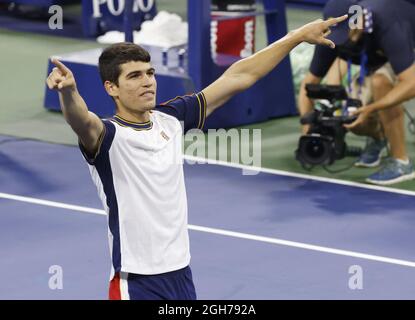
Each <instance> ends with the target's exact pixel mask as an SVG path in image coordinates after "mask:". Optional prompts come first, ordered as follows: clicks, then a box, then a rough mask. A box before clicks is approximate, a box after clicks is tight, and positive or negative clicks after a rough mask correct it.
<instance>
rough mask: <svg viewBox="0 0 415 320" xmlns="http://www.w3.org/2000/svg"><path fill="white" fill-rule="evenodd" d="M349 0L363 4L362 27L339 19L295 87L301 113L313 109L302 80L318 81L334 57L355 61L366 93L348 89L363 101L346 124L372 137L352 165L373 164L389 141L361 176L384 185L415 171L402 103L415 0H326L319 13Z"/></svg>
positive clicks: (334, 11) (407, 92)
mask: <svg viewBox="0 0 415 320" xmlns="http://www.w3.org/2000/svg"><path fill="white" fill-rule="evenodd" d="M354 5H357V6H360V7H361V8H363V9H366V10H368V14H365V15H364V19H365V23H364V28H360V29H358V28H356V29H350V28H349V26H348V25H347V24H346V23H344V24H340V25H339V26H337V27H334V28H333V33H332V34H331V35H330V37H329V39H331V40H332V41H333V42H335V44H336V50H328V49H327V48H325V47H322V46H316V49H315V52H314V57H313V60H312V62H311V65H310V71H309V73H308V74H307V75H306V77H305V78H304V81H303V84H302V89H301V91H300V97H299V109H300V113H301V114H305V113H307V112H308V111H311V109H312V101H311V100H310V99H308V98H307V96H306V92H305V84H307V83H319V82H320V81H321V79H322V78H323V77H324V76H325V75H326V73H327V71H328V70H329V68H330V66H331V65H332V63H333V61H335V59H336V58H339V57H340V58H341V59H343V60H346V61H350V63H353V64H360V65H361V70H362V72H363V73H362V75H365V76H366V79H365V80H366V81H365V82H362V83H363V85H362V87H363V88H362V89H363V90H362V92H364V93H365V94H363V95H361V96H359V95H358V91H359V88H356V90H354V92H352V95H353V97H355V98H361V100H365V99H366V100H367V101H363V103H364V104H367V106H365V107H364V108H361V109H360V110H359V112H360V113H361V116H360V117H359V119H358V121H356V122H355V123H353V124H351V125H348V126H346V127H347V128H348V129H350V130H352V131H353V132H355V133H356V134H363V135H368V136H370V137H371V138H370V139H369V140H368V141H369V143H368V144H367V146H366V148H365V150H364V152H363V154H362V155H361V157H360V159H359V160H358V161H357V162H356V163H355V165H356V166H358V167H376V166H378V165H379V164H380V162H381V154H382V151H383V150H384V149H385V148H386V144H387V142H389V144H390V151H391V158H390V159H389V161H387V162H386V163H385V165H384V166H383V167H382V168H381V169H380V170H379V171H378V172H375V173H374V174H372V175H371V176H370V177H368V178H367V179H366V181H367V182H370V183H373V184H379V185H389V184H393V183H397V182H401V181H405V180H409V179H412V178H414V177H415V171H414V168H413V164H412V162H411V161H410V159H409V158H408V155H407V152H406V148H405V129H404V111H403V108H402V105H401V104H402V103H403V102H405V101H408V100H410V99H411V98H414V97H415V64H414V60H415V53H414V50H415V18H414V17H415V0H394V1H389V0H329V1H328V2H327V4H326V5H325V7H324V16H325V17H330V16H337V15H341V14H346V13H348V12H349V8H351V7H352V6H354ZM356 91H357V92H356ZM373 111H380V112H379V113H378V115H376V116H372V117H368V114H369V113H372V115H374V114H373ZM377 116H378V117H377ZM376 118H379V121H378V120H377V119H376ZM363 120H364V121H363ZM303 129H304V130H306V128H303ZM304 130H303V132H304ZM385 138H386V139H385Z"/></svg>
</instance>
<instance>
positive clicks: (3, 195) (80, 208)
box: [0, 193, 415, 268]
mask: <svg viewBox="0 0 415 320" xmlns="http://www.w3.org/2000/svg"><path fill="white" fill-rule="evenodd" d="M0 198H3V199H9V200H15V201H20V202H27V203H32V204H38V205H43V206H48V207H55V208H62V209H67V210H73V211H81V212H87V213H93V214H99V215H106V212H105V211H104V210H100V209H95V208H89V207H83V206H76V205H71V204H66V203H61V202H55V201H48V200H42V199H36V198H30V197H22V196H17V195H13V194H8V193H0ZM188 227H189V229H190V230H194V231H200V232H206V233H212V234H218V235H223V236H227V237H233V238H239V239H245V240H253V241H259V242H265V243H271V244H277V245H282V246H287V247H294V248H301V249H305V250H311V251H318V252H325V253H331V254H335V255H340V256H348V257H354V258H360V259H366V260H372V261H378V262H384V263H389V264H396V265H401V266H405V267H412V268H415V262H413V261H407V260H400V259H395V258H388V257H383V256H376V255H372V254H366V253H361V252H355V251H348V250H340V249H335V248H329V247H322V246H316V245H312V244H308V243H302V242H295V241H288V240H283V239H277V238H271V237H263V236H258V235H254V234H249V233H241V232H235V231H228V230H223V229H216V228H208V227H202V226H196V225H191V224H189V225H188Z"/></svg>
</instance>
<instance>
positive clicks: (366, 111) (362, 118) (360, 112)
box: [343, 105, 374, 130]
mask: <svg viewBox="0 0 415 320" xmlns="http://www.w3.org/2000/svg"><path fill="white" fill-rule="evenodd" d="M373 111H374V110H373V109H372V107H371V106H370V105H367V106H363V107H360V108H359V109H357V110H356V111H353V112H352V113H351V115H352V116H356V115H357V119H356V120H355V121H354V122H352V123H350V124H344V125H343V126H344V127H345V128H346V129H347V130H352V129H355V128H358V127H360V126H361V125H363V124H364V123H365V122H366V121H367V120H368V118H369V117H370V115H371V114H372V112H373Z"/></svg>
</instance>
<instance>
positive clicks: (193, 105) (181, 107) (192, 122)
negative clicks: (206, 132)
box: [155, 92, 206, 132]
mask: <svg viewBox="0 0 415 320" xmlns="http://www.w3.org/2000/svg"><path fill="white" fill-rule="evenodd" d="M155 110H157V111H160V112H163V113H166V114H169V115H171V116H173V117H175V118H177V119H178V120H179V121H182V122H183V123H184V131H185V132H186V131H188V130H190V129H194V128H197V129H203V126H204V124H205V119H206V98H205V96H204V94H203V93H202V92H199V93H195V94H192V95H186V96H179V97H176V98H174V99H172V100H169V101H167V102H165V103H162V104H161V105H158V106H156V108H155Z"/></svg>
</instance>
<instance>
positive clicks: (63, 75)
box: [46, 59, 76, 92]
mask: <svg viewBox="0 0 415 320" xmlns="http://www.w3.org/2000/svg"><path fill="white" fill-rule="evenodd" d="M52 63H53V64H54V65H55V66H56V67H54V68H53V69H52V72H51V73H50V74H49V76H48V78H47V79H46V83H47V85H48V87H49V89H54V90H58V91H60V92H61V91H64V90H67V89H75V88H76V82H75V78H74V76H73V73H72V71H71V70H70V69H69V68H68V67H67V66H65V65H64V64H63V63H62V62H60V61H59V60H57V59H52Z"/></svg>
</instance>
